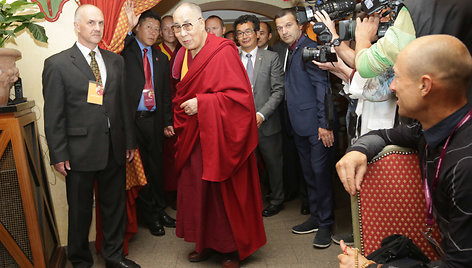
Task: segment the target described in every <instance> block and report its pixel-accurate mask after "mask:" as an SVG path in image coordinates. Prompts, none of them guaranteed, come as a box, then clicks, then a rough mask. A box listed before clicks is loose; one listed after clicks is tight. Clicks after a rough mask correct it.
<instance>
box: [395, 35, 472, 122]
mask: <svg viewBox="0 0 472 268" xmlns="http://www.w3.org/2000/svg"><path fill="white" fill-rule="evenodd" d="M393 69H394V70H395V78H394V79H393V82H392V84H391V85H390V89H391V90H392V91H393V92H395V93H396V95H397V98H398V102H397V104H398V114H399V115H401V116H406V117H410V118H415V119H417V120H419V121H420V122H421V124H422V126H423V128H424V129H429V128H430V127H432V126H434V125H435V124H437V123H438V122H440V121H441V120H443V119H444V118H446V117H447V116H449V115H450V114H452V113H453V112H455V111H457V110H458V109H459V108H460V107H462V106H464V105H465V104H466V103H467V97H466V93H467V90H468V88H469V82H470V80H471V79H470V78H471V76H472V58H471V56H470V53H469V51H468V50H467V48H466V47H465V45H464V44H463V43H462V42H461V41H460V40H459V39H457V38H455V37H453V36H449V35H429V36H424V37H420V38H418V39H416V40H414V41H413V42H411V43H410V44H408V45H407V46H406V47H405V48H404V49H403V50H402V51H401V52H400V53H399V54H398V57H397V60H396V62H395V66H394V68H393Z"/></svg>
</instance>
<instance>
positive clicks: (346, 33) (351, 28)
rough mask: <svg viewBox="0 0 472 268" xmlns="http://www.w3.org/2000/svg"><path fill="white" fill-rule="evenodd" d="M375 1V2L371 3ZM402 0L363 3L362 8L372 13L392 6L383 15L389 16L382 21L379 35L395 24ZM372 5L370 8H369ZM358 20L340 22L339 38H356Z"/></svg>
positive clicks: (370, 0) (368, 0)
mask: <svg viewBox="0 0 472 268" xmlns="http://www.w3.org/2000/svg"><path fill="white" fill-rule="evenodd" d="M370 2H375V3H374V4H369V3H370ZM400 4H401V0H365V1H363V2H362V4H361V9H362V10H363V11H365V12H366V13H367V15H370V14H372V13H374V12H378V11H380V10H382V9H384V8H390V11H388V12H385V13H384V14H382V17H386V16H389V17H390V18H389V20H388V21H387V22H380V23H379V28H378V29H377V37H378V38H381V37H383V36H385V32H387V30H388V28H389V27H390V26H392V25H393V23H394V22H395V19H396V17H397V14H398V12H399V8H400ZM369 7H370V8H369ZM356 25H357V23H356V21H355V20H352V19H350V20H342V21H340V22H339V40H341V41H344V40H355V32H356Z"/></svg>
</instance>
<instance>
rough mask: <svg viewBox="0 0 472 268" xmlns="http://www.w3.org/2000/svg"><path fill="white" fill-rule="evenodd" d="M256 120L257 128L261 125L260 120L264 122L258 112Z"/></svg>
mask: <svg viewBox="0 0 472 268" xmlns="http://www.w3.org/2000/svg"><path fill="white" fill-rule="evenodd" d="M256 122H257V128H260V127H261V125H262V122H264V119H263V118H262V116H261V115H260V114H256Z"/></svg>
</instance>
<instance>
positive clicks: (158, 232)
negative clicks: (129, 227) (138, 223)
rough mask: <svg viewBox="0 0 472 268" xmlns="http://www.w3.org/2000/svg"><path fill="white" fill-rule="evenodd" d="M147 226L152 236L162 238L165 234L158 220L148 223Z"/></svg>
mask: <svg viewBox="0 0 472 268" xmlns="http://www.w3.org/2000/svg"><path fill="white" fill-rule="evenodd" d="M147 226H148V228H149V231H150V232H151V234H152V235H155V236H163V235H165V234H166V231H165V230H164V226H163V225H162V224H161V223H160V222H159V221H158V220H156V221H149V222H148V224H147Z"/></svg>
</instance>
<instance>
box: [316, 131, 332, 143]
mask: <svg viewBox="0 0 472 268" xmlns="http://www.w3.org/2000/svg"><path fill="white" fill-rule="evenodd" d="M318 140H321V141H322V142H323V145H324V146H325V147H331V146H333V144H334V134H333V131H332V130H329V129H326V128H318Z"/></svg>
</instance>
